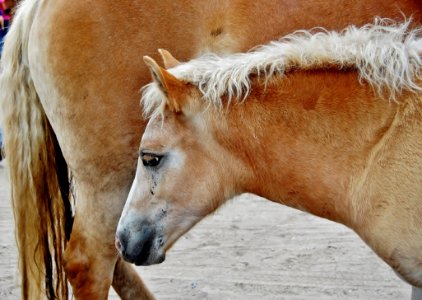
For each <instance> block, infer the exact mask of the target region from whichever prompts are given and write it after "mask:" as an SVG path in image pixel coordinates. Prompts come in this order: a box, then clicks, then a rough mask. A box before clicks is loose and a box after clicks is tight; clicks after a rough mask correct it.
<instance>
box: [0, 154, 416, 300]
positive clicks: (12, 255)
mask: <svg viewBox="0 0 422 300" xmlns="http://www.w3.org/2000/svg"><path fill="white" fill-rule="evenodd" d="M8 189H9V188H8V182H7V178H6V167H5V163H4V162H2V163H0V299H19V293H20V287H19V283H18V282H19V281H18V277H17V271H16V266H17V253H16V247H15V242H14V237H13V218H12V212H11V208H10V202H9V198H8V197H9V195H8ZM137 270H138V272H139V273H140V274H141V276H142V277H143V279H144V280H145V282H146V283H147V285H148V286H149V288H150V289H151V291H152V292H153V293H154V294H155V295H156V297H157V298H158V299H324V300H326V299H350V300H351V299H368V300H374V299H410V287H409V286H408V285H407V284H405V283H403V282H402V281H401V280H400V279H398V278H397V277H396V275H395V274H394V272H393V271H391V270H390V269H389V267H388V266H387V265H386V264H385V263H383V262H382V261H381V260H380V259H379V258H378V257H377V256H375V254H373V253H372V252H371V250H370V249H369V248H368V247H367V246H366V245H365V244H364V243H363V242H362V241H361V240H360V239H359V238H358V237H357V235H356V234H355V233H353V232H352V231H350V230H349V229H347V228H345V227H344V226H342V225H339V224H336V223H333V222H329V221H326V220H323V219H319V218H316V217H313V216H311V215H308V214H305V213H302V212H299V211H296V210H293V209H290V208H286V207H283V206H281V205H277V204H274V203H271V202H269V201H266V200H263V199H260V198H257V197H254V196H251V195H244V196H242V197H239V198H237V199H234V200H233V201H231V202H230V203H228V204H226V205H225V206H224V207H223V208H222V209H220V210H219V211H218V212H217V213H216V214H214V215H213V216H211V217H209V218H207V219H205V220H204V221H203V222H201V223H200V224H199V225H198V226H196V227H195V228H194V229H193V230H191V231H190V232H189V233H188V234H186V235H185V236H184V237H182V238H181V239H180V241H179V242H178V243H177V244H176V245H175V247H174V248H173V249H172V250H171V251H170V252H169V253H168V255H167V259H166V261H165V262H164V263H162V264H161V265H157V266H151V267H142V268H141V267H138V268H137ZM110 298H111V299H117V296H116V294H115V293H114V292H113V291H111V292H110Z"/></svg>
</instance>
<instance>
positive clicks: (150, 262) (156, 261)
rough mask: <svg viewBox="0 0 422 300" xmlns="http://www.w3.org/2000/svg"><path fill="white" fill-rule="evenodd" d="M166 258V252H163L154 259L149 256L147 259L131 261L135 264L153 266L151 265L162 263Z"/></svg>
mask: <svg viewBox="0 0 422 300" xmlns="http://www.w3.org/2000/svg"><path fill="white" fill-rule="evenodd" d="M165 259H166V254H165V253H163V254H161V255H158V256H156V257H155V258H154V259H153V260H151V259H149V258H148V259H147V260H143V261H140V260H137V261H134V262H131V263H133V264H135V266H151V265H158V264H161V263H162V262H163V261H164V260H165Z"/></svg>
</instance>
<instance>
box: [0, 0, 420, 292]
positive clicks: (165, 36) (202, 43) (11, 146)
mask: <svg viewBox="0 0 422 300" xmlns="http://www.w3.org/2000/svg"><path fill="white" fill-rule="evenodd" d="M23 7H27V9H26V10H24V9H23V8H21V9H20V12H18V16H19V14H20V15H21V17H20V19H21V20H20V21H19V17H18V18H17V19H16V20H15V22H14V24H13V25H12V30H11V32H10V33H9V35H8V39H7V40H6V43H5V48H4V49H5V52H4V57H3V59H2V67H3V66H7V65H8V64H9V63H11V64H12V65H13V67H12V68H10V69H9V68H4V69H3V70H4V71H3V75H2V83H1V90H2V94H1V102H2V105H3V107H6V106H7V109H4V118H3V119H4V130H5V144H6V155H7V157H8V159H9V165H10V166H11V170H12V172H11V183H12V185H13V189H12V190H13V201H14V203H15V211H16V215H17V217H16V224H17V236H18V241H20V242H19V243H18V244H19V249H20V250H19V251H20V257H21V266H22V268H23V269H22V271H23V273H22V275H23V282H24V284H23V297H24V298H34V297H35V298H36V297H38V295H40V291H41V290H43V285H44V284H43V278H41V277H40V276H39V274H40V273H39V272H38V271H37V270H38V269H37V267H36V266H39V268H41V270H43V266H45V265H46V263H48V260H49V258H48V257H47V256H44V255H41V254H40V255H37V259H36V261H35V262H36V263H35V262H34V261H33V259H32V258H33V257H32V253H34V252H33V251H34V248H35V245H36V244H37V242H38V241H40V240H41V241H42V240H45V239H44V238H42V236H38V234H36V233H41V235H42V232H43V231H44V232H46V231H49V230H50V229H47V228H49V227H48V226H50V225H52V224H53V223H54V222H57V226H56V227H54V228H55V229H54V230H56V229H57V230H59V228H61V226H62V225H63V224H64V221H60V220H62V219H61V217H60V218H56V216H55V215H52V219H51V221H47V222H46V223H42V222H43V221H44V220H46V219H45V218H44V217H43V218H41V219H39V215H38V213H36V211H37V210H36V209H35V208H34V209H29V208H28V207H36V206H37V205H38V204H37V203H49V202H42V200H41V199H49V198H52V199H56V198H57V199H60V197H61V195H60V194H59V187H58V184H57V178H56V177H57V176H56V174H55V171H53V170H55V167H54V161H52V159H51V157H53V156H54V155H53V156H52V155H51V154H52V153H54V152H53V151H54V149H53V148H52V147H51V141H53V135H52V134H50V133H49V132H50V131H49V129H48V128H49V127H48V125H47V124H48V123H50V124H51V127H52V129H53V131H54V133H55V135H56V137H57V140H58V143H59V145H60V147H61V150H62V152H63V155H64V157H65V159H66V162H67V163H68V165H69V169H70V171H71V172H72V173H73V174H74V179H75V182H76V195H77V206H76V218H75V225H74V232H73V234H72V236H71V239H70V242H69V245H68V247H67V249H66V254H65V258H66V267H67V268H68V272H69V274H71V275H72V280H71V283H72V286H73V287H74V288H75V287H77V289H76V290H77V298H82V297H83V295H90V297H92V298H105V297H106V295H107V290H108V287H109V285H110V284H112V282H113V276H115V277H116V276H118V277H119V278H121V277H120V276H124V274H118V272H120V270H122V272H125V273H127V276H128V280H127V281H128V282H136V280H134V279H133V276H134V274H133V272H126V271H123V270H126V269H125V268H120V267H119V268H118V269H117V270H116V271H114V266H115V264H116V263H118V259H117V254H116V251H115V250H114V249H113V243H114V241H113V240H114V232H115V227H116V223H117V220H118V217H119V215H120V212H121V210H122V207H123V204H124V201H125V198H126V195H127V192H128V190H129V186H130V183H131V181H132V178H133V173H134V169H135V162H136V157H137V148H138V142H139V137H140V136H141V134H142V132H143V128H144V126H145V124H144V122H143V121H142V120H141V118H140V109H139V108H138V98H139V94H138V90H139V87H140V86H141V85H143V84H145V83H146V82H148V81H149V74H148V72H147V69H146V67H145V65H144V64H143V61H142V56H143V55H151V56H154V55H155V54H156V50H157V48H166V49H169V50H171V51H172V53H174V54H175V56H176V57H178V58H180V59H182V60H187V59H189V58H192V57H194V56H196V55H198V54H199V53H203V52H206V51H217V52H220V53H227V52H234V51H244V50H247V49H249V48H251V47H253V46H255V45H257V44H261V43H266V42H267V41H269V40H271V39H275V38H277V37H279V36H280V35H283V34H285V33H288V32H291V31H292V30H296V29H302V28H310V27H314V26H324V27H326V28H329V29H339V28H343V27H345V26H346V25H348V24H352V23H353V24H356V25H361V24H364V23H367V22H370V21H372V19H373V17H374V16H375V15H379V16H382V17H390V18H396V19H402V13H404V15H406V16H410V15H413V17H414V18H415V19H416V20H420V19H421V14H420V2H419V1H418V0H402V1H385V0H382V1H381V0H379V1H345V0H341V1H340V0H338V1H305V0H304V1H283V0H280V1H271V0H265V1H255V2H251V1H245V0H236V1H228V0H218V1H217V0H216V1H211V2H204V1H188V0H183V1H152V0H148V1H129V0H123V1H119V2H110V1H88V2H87V1H84V0H77V1H65V0H54V1H53V0H45V1H38V0H26V1H24V5H23ZM24 11H26V12H30V13H26V12H24ZM22 32H24V33H25V34H23V35H21V33H22ZM28 45H30V47H29V48H28ZM19 49H23V50H19ZM26 49H28V50H26ZM18 70H23V72H24V73H22V74H20V75H19V76H21V77H20V78H19V77H15V75H16V74H17V72H19V71H18ZM31 80H33V81H34V85H32V84H30V83H31ZM25 82H26V83H28V84H29V85H26V84H24V85H22V83H25ZM35 91H36V92H37V93H38V95H39V99H40V102H39V101H38V100H37V95H35ZM312 101H313V100H312V99H311V100H310V102H308V104H307V107H309V108H312V106H313V105H314V104H312ZM41 105H42V107H41ZM30 111H31V112H33V113H34V115H33V116H34V117H33V118H32V119H31V118H30V116H31V115H30V114H29V112H30ZM36 112H38V113H37V114H36ZM44 112H45V114H44ZM18 115H20V117H17V116H18ZM47 119H48V121H47ZM31 120H32V121H31ZM25 124H27V125H25ZM44 137H47V140H45V138H44ZM29 141H31V142H30V143H27V142H29ZM44 141H47V144H45V142H44ZM48 145H50V146H48ZM47 146H48V147H47ZM38 157H41V158H42V160H41V161H39V160H37V158H38ZM23 162H25V164H24V163H23ZM29 174H32V175H29ZM32 184H33V185H34V189H35V187H37V188H36V192H35V193H34V189H32V188H29V186H30V185H32ZM47 190H48V192H47ZM46 192H47V195H49V196H48V197H46ZM28 199H30V200H29V202H28V201H27V200H28ZM52 201H53V202H52V203H56V204H55V205H57V208H54V211H56V213H57V214H58V215H59V216H62V215H63V213H62V212H63V209H62V208H61V205H62V204H60V203H61V202H60V201H59V200H52ZM31 203H32V204H31ZM19 207H21V208H22V209H23V208H24V207H25V208H26V209H25V210H24V213H25V215H23V212H22V214H21V213H20V211H22V209H20V208H19ZM41 215H42V216H44V215H45V213H41ZM19 216H22V217H19ZM30 221H31V223H30ZM40 222H41V223H40ZM36 223H39V226H37V227H36V226H32V225H31V224H36ZM40 227H41V228H40ZM43 228H44V229H43ZM60 230H61V229H60ZM30 233H31V234H30ZM26 236H34V240H33V243H29V244H28V243H27V242H24V241H23V240H24V239H25V238H26ZM56 240H57V243H58V245H60V246H58V248H56V250H55V251H56V252H57V254H58V255H57V256H56V258H54V259H53V261H55V262H57V264H56V263H54V268H53V269H55V270H60V268H61V263H60V262H61V260H62V256H61V254H60V251H61V250H60V249H62V248H63V245H64V243H65V237H64V234H63V233H61V234H59V235H58V236H57V239H56ZM22 245H26V246H25V247H22ZM51 247H53V246H52V245H51ZM45 248H46V249H47V248H50V246H46V247H45ZM57 249H59V250H57ZM35 253H38V252H35ZM25 270H26V271H25ZM28 270H33V271H31V272H29V271H28ZM116 272H117V273H116ZM30 274H33V275H32V276H30ZM113 274H114V275H113ZM62 275H63V272H61V271H59V272H58V273H57V274H56V277H57V279H56V280H57V282H59V283H61V285H60V286H59V287H58V289H57V290H58V291H62V292H57V293H60V294H61V295H62V297H63V298H64V297H65V296H64V295H63V294H64V293H65V292H64V291H65V285H64V277H63V276H62ZM73 278H77V279H75V280H73ZM114 282H115V283H116V284H123V285H124V282H125V280H117V281H114ZM123 288H124V287H117V290H122V289H123ZM53 293H54V292H53ZM146 294H147V293H140V294H139V295H146ZM79 295H80V296H79Z"/></svg>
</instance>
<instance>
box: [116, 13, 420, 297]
mask: <svg viewBox="0 0 422 300" xmlns="http://www.w3.org/2000/svg"><path fill="white" fill-rule="evenodd" d="M410 24H411V22H410V21H409V20H408V21H406V22H403V23H394V22H391V21H390V20H385V19H377V20H376V21H375V22H374V23H372V24H369V25H365V26H363V27H360V28H358V27H356V26H350V27H347V28H346V29H344V30H343V31H327V30H322V29H321V30H314V31H298V32H295V33H292V34H290V35H287V36H285V37H284V38H281V39H280V40H278V41H274V42H272V43H270V44H267V45H264V46H262V47H259V48H257V49H255V50H254V51H252V52H247V53H238V54H232V55H227V56H219V55H204V56H201V57H199V58H197V59H193V60H191V61H189V62H186V63H178V64H177V63H176V59H174V58H173V59H171V60H170V59H168V57H169V53H164V54H165V55H163V60H164V62H165V65H166V62H167V61H170V62H171V63H170V65H172V67H171V68H162V67H160V66H159V65H158V64H157V63H156V61H155V60H154V59H152V58H150V57H148V56H146V57H144V60H145V63H146V65H147V66H148V67H149V69H150V72H151V74H152V78H153V82H152V83H151V84H149V85H147V86H146V87H145V88H144V89H143V95H142V104H143V105H142V106H143V108H144V113H145V115H146V117H149V121H148V124H147V126H146V129H145V132H144V135H143V137H142V140H141V143H140V148H139V149H140V150H139V159H138V166H137V171H136V176H135V179H134V182H133V185H132V188H131V190H130V193H129V196H128V199H127V201H126V204H125V207H124V209H123V213H122V216H121V218H120V220H119V223H118V227H117V233H116V247H117V248H118V250H119V252H120V254H121V256H122V257H123V258H124V259H125V260H126V261H128V262H130V263H134V264H136V265H152V264H157V263H161V262H163V261H164V259H165V254H166V251H167V250H168V249H170V248H171V246H172V245H173V244H174V243H175V242H176V241H177V239H178V238H179V237H180V236H181V235H183V234H184V233H185V232H187V231H188V230H189V229H190V228H192V227H193V226H194V225H195V224H196V223H198V222H199V221H200V220H201V219H203V218H204V217H205V216H207V215H209V214H210V213H212V212H214V211H215V210H216V209H217V208H218V207H220V206H221V205H222V204H223V203H225V202H226V201H227V200H228V199H231V198H233V197H234V196H237V195H240V194H242V193H253V194H256V195H259V196H261V197H263V198H266V199H269V200H270V201H274V202H276V203H280V204H284V205H288V206H290V207H293V208H296V209H300V210H302V211H306V212H308V213H311V214H314V215H316V216H319V217H322V218H326V219H329V220H332V221H336V222H339V223H342V224H344V225H346V226H348V227H349V228H351V229H353V230H354V231H355V232H356V233H357V234H358V235H359V236H360V237H361V238H362V239H363V240H364V241H365V242H366V243H367V244H368V245H369V246H370V247H371V248H372V249H373V250H374V251H375V253H376V254H377V255H379V257H381V258H382V259H383V260H384V261H385V262H386V263H387V264H388V265H389V266H391V267H392V268H393V269H394V270H395V271H396V272H397V273H398V274H399V276H401V277H402V278H403V279H404V280H405V281H407V282H408V283H409V284H411V285H412V286H414V287H415V293H414V295H413V296H414V299H416V295H417V292H418V289H417V288H421V287H422V254H421V251H420V250H421V249H422V221H421V219H420V215H421V213H422V203H421V198H422V185H421V183H422V85H421V84H422V74H421V68H422V27H414V28H412V29H411V28H410V26H411V25H410ZM162 53H163V52H162ZM419 292H420V290H419ZM420 296H421V294H419V297H420ZM418 299H421V298H418Z"/></svg>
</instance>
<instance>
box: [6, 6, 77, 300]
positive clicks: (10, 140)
mask: <svg viewBox="0 0 422 300" xmlns="http://www.w3.org/2000/svg"><path fill="white" fill-rule="evenodd" d="M39 3H40V0H25V1H23V2H22V3H21V4H20V6H19V8H18V10H17V13H16V15H15V18H14V20H13V23H12V26H11V28H10V31H9V33H8V34H7V36H6V40H5V44H4V49H3V54H2V58H1V65H0V66H1V74H0V91H1V93H0V105H1V109H0V112H2V121H3V131H4V148H5V149H4V150H5V154H6V159H7V161H8V166H9V177H10V183H11V198H12V206H13V212H14V218H15V226H16V228H15V231H16V241H17V246H18V250H19V269H20V272H21V280H22V299H40V298H42V297H44V296H43V294H45V295H46V296H47V297H48V299H67V298H68V288H67V279H66V275H65V272H64V268H63V264H62V261H63V260H62V258H63V254H64V248H65V245H66V242H67V240H68V238H69V235H70V230H71V223H72V212H71V210H72V207H71V203H70V198H69V196H70V195H69V189H70V184H69V173H68V169H67V165H66V162H65V161H64V158H63V155H62V153H61V150H60V147H59V145H58V143H57V140H56V137H55V134H54V132H53V131H52V128H51V126H50V123H49V122H48V120H47V117H46V115H45V112H44V109H43V107H42V105H41V102H40V99H39V97H38V94H37V92H36V90H35V86H34V83H33V81H32V78H31V72H30V69H29V64H28V50H29V49H28V40H29V35H30V31H31V27H32V24H33V20H34V15H35V14H36V12H37V7H38V5H39Z"/></svg>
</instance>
